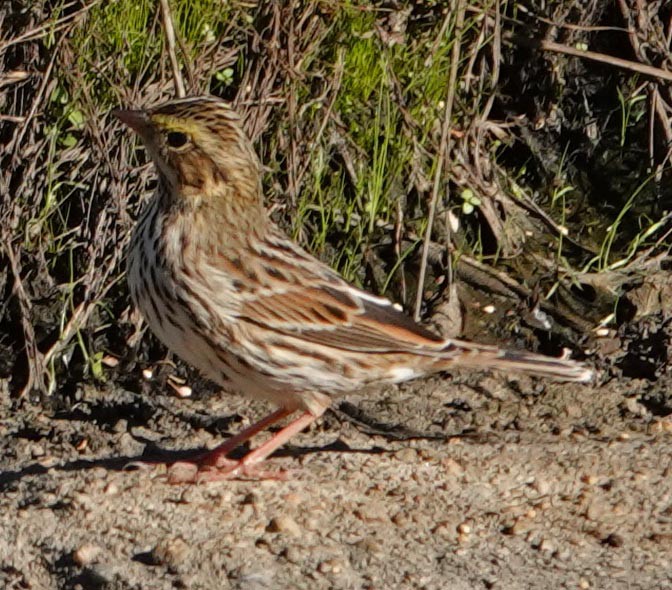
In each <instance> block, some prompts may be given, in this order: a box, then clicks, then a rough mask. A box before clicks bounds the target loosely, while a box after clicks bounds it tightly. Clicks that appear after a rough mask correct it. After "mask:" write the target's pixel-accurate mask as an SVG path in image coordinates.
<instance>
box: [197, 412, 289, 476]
mask: <svg viewBox="0 0 672 590" xmlns="http://www.w3.org/2000/svg"><path fill="white" fill-rule="evenodd" d="M293 413H294V410H286V409H285V408H280V409H278V410H276V411H275V412H273V413H272V414H269V415H268V416H266V417H265V418H262V419H261V420H259V422H255V423H254V424H252V425H250V426H248V427H247V428H245V429H244V430H241V431H240V432H239V433H238V434H236V435H234V436H232V437H231V438H229V439H227V440H226V441H225V442H224V443H222V444H221V445H219V446H218V447H215V448H214V449H212V451H208V452H207V453H206V454H205V455H203V456H202V457H201V458H200V459H199V460H198V463H201V464H202V465H212V466H213V467H220V466H221V463H220V462H221V459H226V456H227V455H228V454H229V453H230V452H231V451H233V450H234V449H236V448H237V447H239V446H240V445H241V444H242V443H244V442H245V441H247V440H249V439H250V438H252V437H253V436H254V435H255V434H257V433H258V432H261V431H262V430H266V429H267V428H268V427H269V426H272V425H273V424H275V423H276V422H279V421H280V420H282V419H283V418H286V417H287V416H289V415H290V414H293ZM278 434H279V433H278ZM271 440H272V439H271ZM226 462H229V463H230V462H231V461H230V460H226V461H224V463H226ZM233 462H234V463H237V461H233Z"/></svg>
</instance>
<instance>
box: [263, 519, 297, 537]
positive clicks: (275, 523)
mask: <svg viewBox="0 0 672 590" xmlns="http://www.w3.org/2000/svg"><path fill="white" fill-rule="evenodd" d="M266 530H267V531H268V532H269V533H282V534H285V535H290V536H292V537H298V536H300V535H301V527H300V526H299V525H298V524H297V523H296V521H295V520H294V519H293V518H292V517H291V516H288V515H286V514H281V515H279V516H275V517H273V518H272V519H271V521H270V522H269V523H268V526H267V527H266Z"/></svg>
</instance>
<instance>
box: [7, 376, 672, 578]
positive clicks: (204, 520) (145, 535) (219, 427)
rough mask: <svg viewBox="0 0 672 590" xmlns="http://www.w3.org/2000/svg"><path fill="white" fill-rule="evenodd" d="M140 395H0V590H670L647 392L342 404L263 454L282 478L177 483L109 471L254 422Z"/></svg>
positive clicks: (398, 396) (671, 547)
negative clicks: (67, 402) (45, 405)
mask: <svg viewBox="0 0 672 590" xmlns="http://www.w3.org/2000/svg"><path fill="white" fill-rule="evenodd" d="M598 381H599V380H598ZM656 387H657V388H661V390H665V389H666V384H665V383H661V381H659V382H658V384H657V385H656ZM147 389H148V390H149V391H153V392H154V393H153V394H152V393H150V394H148V393H130V392H127V391H121V390H119V389H116V390H115V389H113V388H111V387H110V388H109V389H106V388H102V389H100V388H99V389H94V388H91V389H88V390H84V391H82V392H80V396H79V397H80V399H79V401H78V402H77V403H75V404H74V405H73V406H72V407H70V408H68V409H66V410H63V409H60V410H58V409H57V410H54V411H53V412H52V413H51V415H45V414H44V413H43V412H41V411H39V408H40V407H41V406H40V405H39V404H29V403H22V404H16V403H12V404H10V402H9V399H8V398H7V397H6V396H5V397H3V398H2V399H3V400H4V401H3V405H4V407H3V408H2V422H1V423H0V444H1V445H2V451H1V457H2V458H1V460H0V461H1V462H0V466H1V469H2V472H1V473H0V490H1V494H0V530H2V535H1V536H0V566H1V567H0V587H3V588H7V589H10V588H19V589H23V588H31V589H35V588H73V589H74V588H101V589H102V588H106V589H107V588H114V589H122V588H123V589H126V588H138V589H143V590H144V589H159V588H161V589H165V588H190V589H191V588H194V589H197V588H236V589H241V590H254V589H262V588H263V589H267V588H274V589H275V588H283V589H284V588H296V589H299V588H311V589H312V588H338V589H341V588H343V589H345V588H353V589H360V588H370V589H383V588H426V589H444V588H453V589H458V590H459V589H463V588H464V589H467V588H469V589H471V588H488V589H489V588H502V589H516V588H624V589H625V588H628V589H634V588H647V589H649V588H672V568H671V565H672V543H671V542H670V541H671V540H672V478H670V471H671V461H670V457H671V456H672V442H671V440H670V431H671V430H672V422H669V421H667V420H665V419H662V420H661V419H659V418H656V417H654V416H653V415H651V414H650V413H649V410H648V409H647V406H645V405H644V404H643V403H642V400H643V399H644V398H645V397H646V395H647V391H648V390H650V389H651V385H650V384H649V383H648V382H643V381H635V380H631V381H630V380H621V381H616V380H612V381H611V382H609V383H607V384H604V385H599V384H598V385H593V386H582V385H571V386H567V385H562V384H545V383H541V382H540V381H535V380H532V379H528V378H521V379H517V380H515V381H512V380H507V379H506V378H504V377H501V376H493V375H458V376H454V377H453V378H448V377H442V378H438V377H437V378H434V379H431V380H429V381H422V382H418V383H414V384H411V385H406V386H403V387H398V388H391V389H387V390H386V391H381V392H367V393H362V394H359V395H357V396H352V397H351V398H349V399H348V400H347V403H342V404H341V405H340V406H339V407H338V409H337V411H335V412H333V413H329V414H328V415H326V416H325V418H324V419H323V420H322V421H321V422H319V423H318V424H317V425H316V426H315V427H314V428H312V429H311V430H310V431H309V432H307V433H304V434H302V435H300V436H298V437H296V439H295V440H294V441H293V445H292V446H290V447H288V448H285V449H284V450H282V451H281V452H280V453H279V456H276V457H274V458H273V460H272V461H273V463H275V464H276V465H278V466H281V467H283V468H287V469H291V470H292V477H291V478H289V479H288V480H287V481H221V482H214V483H205V484H198V485H171V484H169V483H167V481H166V480H165V468H164V467H157V468H155V469H153V470H152V469H149V470H148V469H141V470H130V469H129V468H128V464H129V463H131V462H133V461H137V460H138V459H141V458H143V459H148V458H149V459H158V458H159V457H163V458H164V459H166V460H171V459H175V457H177V456H178V455H179V451H180V450H181V449H197V448H202V447H204V446H212V445H213V444H215V443H216V442H217V441H220V440H221V439H222V438H224V437H225V436H226V434H227V433H229V432H235V431H236V430H238V429H240V428H241V427H242V426H243V425H244V424H246V423H247V422H248V421H249V420H251V419H254V418H255V417H257V415H258V414H259V413H260V412H262V411H264V410H265V408H262V407H257V406H253V405H252V404H250V403H248V402H247V401H245V400H242V399H239V398H236V397H230V396H216V395H215V396H205V397H203V398H202V399H179V398H178V397H175V396H171V395H170V394H169V393H168V391H170V389H169V388H162V387H160V386H158V385H156V384H154V385H152V384H149V385H148V387H147ZM13 406H16V407H13ZM355 408H356V410H355Z"/></svg>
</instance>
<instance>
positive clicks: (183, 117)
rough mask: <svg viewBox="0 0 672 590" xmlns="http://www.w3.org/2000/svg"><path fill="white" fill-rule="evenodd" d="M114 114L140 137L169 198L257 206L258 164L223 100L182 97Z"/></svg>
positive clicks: (194, 202)
mask: <svg viewBox="0 0 672 590" xmlns="http://www.w3.org/2000/svg"><path fill="white" fill-rule="evenodd" d="M113 114H114V115H115V116H117V117H118V118H119V119H120V120H121V121H122V122H123V123H125V124H126V125H128V126H129V127H130V128H131V129H133V131H135V132H136V133H137V134H138V135H139V136H140V137H141V138H142V140H143V142H144V144H145V146H146V148H147V150H148V152H149V154H150V156H151V158H152V160H153V161H154V164H155V165H156V168H157V172H158V174H159V175H160V176H161V177H162V178H161V180H162V181H163V182H164V184H165V185H167V187H168V189H169V192H170V193H171V199H172V200H174V201H177V202H178V203H179V204H182V205H184V204H186V203H189V204H190V205H192V206H200V205H205V204H208V205H210V206H215V207H217V206H226V205H227V204H228V205H229V206H230V205H236V204H238V205H241V206H247V207H249V206H254V207H259V206H261V187H260V177H261V166H260V164H259V160H258V158H257V156H256V154H255V152H254V149H253V147H252V145H251V143H250V141H249V139H248V138H247V136H246V135H245V133H244V131H243V130H242V127H241V125H240V118H239V117H238V115H237V114H236V112H235V111H234V110H233V109H231V108H230V107H229V105H228V104H227V103H226V102H224V101H223V100H220V99H218V98H214V97H196V98H186V99H179V100H174V101H170V102H167V103H164V104H162V105H159V106H157V107H154V108H151V109H148V110H116V111H114V113H113ZM180 201H183V202H181V203H180ZM211 201H214V202H211ZM227 201H229V202H228V203H227ZM230 201H240V203H235V202H230ZM185 202H186V203H185Z"/></svg>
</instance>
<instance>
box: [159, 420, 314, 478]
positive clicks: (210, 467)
mask: <svg viewBox="0 0 672 590" xmlns="http://www.w3.org/2000/svg"><path fill="white" fill-rule="evenodd" d="M293 413H294V410H287V409H284V408H281V409H279V410H276V411H275V412H273V413H272V414H270V415H268V416H266V418H263V419H262V420H260V421H259V422H256V423H255V424H252V425H251V426H249V427H247V428H246V429H245V430H243V431H242V432H240V433H238V434H237V435H235V436H233V437H231V438H230V439H228V440H227V441H226V442H225V443H223V444H221V445H220V446H218V447H216V448H215V449H213V450H212V451H209V452H208V453H206V454H205V455H202V456H201V457H199V458H197V459H196V460H192V461H179V462H177V463H174V464H173V465H171V467H170V470H169V473H168V479H169V481H170V482H171V483H187V482H198V481H213V480H218V479H233V478H236V477H239V476H243V477H257V478H261V479H264V478H265V479H269V478H282V476H283V474H282V473H277V472H270V471H263V470H260V469H259V468H258V467H259V465H260V464H261V463H262V462H263V461H264V459H266V458H267V457H268V456H269V455H271V454H272V453H273V452H274V451H275V450H276V449H278V447H281V446H282V445H283V444H285V443H286V442H287V441H288V440H289V439H290V438H291V437H292V436H294V435H295V434H297V433H298V432H301V431H302V430H303V429H304V428H306V427H307V426H308V425H310V424H312V423H313V422H315V420H317V419H318V418H319V415H317V416H316V415H313V414H311V413H310V412H307V411H306V412H304V413H303V414H301V416H299V417H298V418H297V419H296V420H294V421H292V422H290V423H289V424H288V425H287V426H285V427H284V428H283V429H282V430H281V431H280V432H278V433H277V434H275V435H273V436H272V437H271V438H270V439H268V440H267V441H266V442H265V443H263V444H262V445H261V446H259V447H258V448H257V449H255V450H254V451H250V452H249V453H248V454H247V455H245V456H244V457H243V458H242V459H240V460H239V461H234V460H231V459H228V458H227V457H226V455H227V454H228V453H230V452H231V451H232V450H234V449H235V448H236V447H238V446H239V445H240V444H241V443H242V442H245V441H246V440H248V439H249V438H251V437H252V436H253V435H255V434H256V433H258V432H260V431H261V430H264V429H265V428H268V427H269V426H271V425H272V424H275V423H276V422H278V421H279V420H282V419H283V418H285V417H286V416H289V415H291V414H293Z"/></svg>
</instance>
